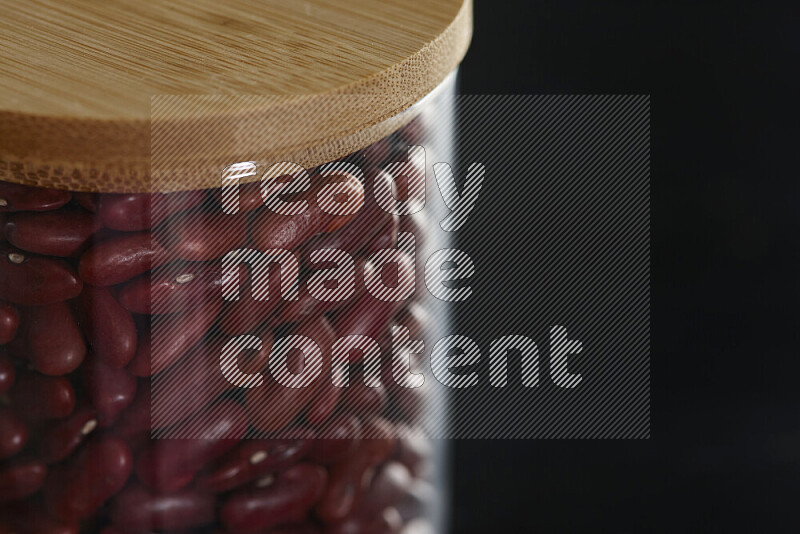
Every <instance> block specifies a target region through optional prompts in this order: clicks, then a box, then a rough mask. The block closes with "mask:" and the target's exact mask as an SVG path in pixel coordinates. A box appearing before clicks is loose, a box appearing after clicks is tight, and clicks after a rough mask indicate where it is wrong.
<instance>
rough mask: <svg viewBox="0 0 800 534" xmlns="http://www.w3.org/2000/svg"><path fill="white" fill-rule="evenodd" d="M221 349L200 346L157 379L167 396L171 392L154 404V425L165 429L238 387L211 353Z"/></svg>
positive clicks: (216, 346)
mask: <svg viewBox="0 0 800 534" xmlns="http://www.w3.org/2000/svg"><path fill="white" fill-rule="evenodd" d="M218 351H221V345H220V346H218V345H212V347H211V348H209V347H206V346H198V347H197V348H196V349H194V350H191V351H189V353H188V354H187V355H186V356H185V357H184V358H182V359H181V361H180V362H178V363H177V364H176V365H174V366H172V367H170V368H169V369H167V370H166V371H165V372H164V373H163V374H161V375H158V376H157V377H156V378H155V379H154V380H156V381H157V383H158V388H159V390H160V391H161V392H164V393H163V395H167V392H171V394H169V395H168V396H159V397H158V399H159V401H158V402H154V403H153V413H152V415H153V417H152V426H153V428H163V427H166V426H169V425H172V424H174V423H177V422H178V421H182V420H183V419H185V418H187V417H189V416H191V415H193V414H195V413H196V412H198V411H199V410H201V409H202V408H204V407H206V406H207V405H209V404H210V403H211V402H213V401H214V400H215V399H216V398H217V397H219V396H220V395H221V394H222V393H224V392H225V391H228V390H230V389H233V388H234V386H233V385H232V384H231V383H230V382H228V381H227V380H226V379H225V377H224V376H223V374H222V371H221V370H220V366H219V358H209V356H208V355H209V354H218V353H219V352H218ZM137 404H138V403H137ZM162 405H163V406H164V408H163V409H161V406H162ZM148 413H149V412H148ZM140 419H141V418H140Z"/></svg>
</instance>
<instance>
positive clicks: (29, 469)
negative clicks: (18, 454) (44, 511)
mask: <svg viewBox="0 0 800 534" xmlns="http://www.w3.org/2000/svg"><path fill="white" fill-rule="evenodd" d="M46 475H47V466H46V465H45V464H44V462H42V461H39V460H36V459H34V458H20V459H17V460H12V461H10V462H8V463H5V464H3V465H2V466H0V502H8V501H16V500H18V499H24V498H25V497H28V496H29V495H33V494H34V493H36V492H37V491H39V488H41V487H42V484H43V483H44V478H45V476H46Z"/></svg>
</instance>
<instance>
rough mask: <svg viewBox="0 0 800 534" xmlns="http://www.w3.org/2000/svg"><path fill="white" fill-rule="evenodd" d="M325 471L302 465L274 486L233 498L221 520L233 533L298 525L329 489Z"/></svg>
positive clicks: (275, 482)
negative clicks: (295, 523) (325, 490)
mask: <svg viewBox="0 0 800 534" xmlns="http://www.w3.org/2000/svg"><path fill="white" fill-rule="evenodd" d="M326 479H327V476H326V473H325V469H323V468H322V467H319V466H316V465H311V464H299V465H296V466H294V467H292V468H290V469H288V470H286V471H284V472H283V473H280V474H278V475H277V476H276V477H275V480H274V482H272V484H271V485H269V486H267V487H265V488H260V489H252V490H244V491H239V492H236V493H234V494H232V495H231V496H230V497H229V498H228V499H227V500H226V501H225V503H224V504H223V505H222V509H221V510H220V520H221V521H222V524H223V525H225V528H226V529H227V530H229V531H230V532H232V533H237V534H246V533H250V532H261V531H263V530H266V529H269V528H270V527H273V526H276V525H279V524H281V523H286V522H290V521H297V520H300V519H302V518H303V516H304V515H305V514H306V512H307V511H308V510H309V509H310V508H311V507H312V506H313V505H314V503H315V502H317V500H318V499H319V498H320V496H321V495H322V492H323V490H324V488H325V482H326Z"/></svg>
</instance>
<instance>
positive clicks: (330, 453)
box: [310, 415, 361, 465]
mask: <svg viewBox="0 0 800 534" xmlns="http://www.w3.org/2000/svg"><path fill="white" fill-rule="evenodd" d="M318 435H319V437H318V438H317V439H316V440H314V445H313V447H312V449H311V453H310V459H311V460H312V461H314V462H317V463H321V464H326V465H328V464H334V463H337V462H340V461H342V460H344V459H345V458H347V457H349V456H351V455H352V454H353V453H354V452H355V451H356V449H358V447H359V445H360V443H361V422H360V421H359V420H358V418H357V417H355V416H352V415H340V416H338V417H335V418H334V419H331V420H329V421H327V422H326V423H325V425H323V426H322V427H321V428H320V429H319V431H318Z"/></svg>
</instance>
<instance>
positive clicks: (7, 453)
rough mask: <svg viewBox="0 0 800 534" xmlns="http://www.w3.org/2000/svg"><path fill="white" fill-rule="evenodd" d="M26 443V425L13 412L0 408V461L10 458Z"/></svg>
mask: <svg viewBox="0 0 800 534" xmlns="http://www.w3.org/2000/svg"><path fill="white" fill-rule="evenodd" d="M26 443H28V425H26V424H25V421H23V420H22V419H20V418H19V417H18V416H17V414H16V413H14V411H13V410H11V409H9V408H0V459H5V458H11V457H12V456H14V455H15V454H17V453H18V452H19V451H21V450H22V449H23V448H24V447H25V444H26Z"/></svg>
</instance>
